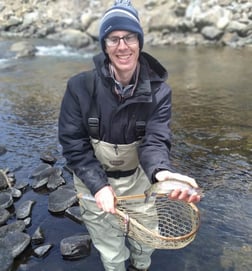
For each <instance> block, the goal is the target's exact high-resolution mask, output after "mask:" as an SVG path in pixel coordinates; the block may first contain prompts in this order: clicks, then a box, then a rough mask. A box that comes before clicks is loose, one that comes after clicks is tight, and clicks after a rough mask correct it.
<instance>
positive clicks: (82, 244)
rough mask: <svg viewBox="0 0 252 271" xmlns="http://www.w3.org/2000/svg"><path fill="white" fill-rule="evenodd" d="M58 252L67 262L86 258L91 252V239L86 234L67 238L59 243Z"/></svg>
mask: <svg viewBox="0 0 252 271" xmlns="http://www.w3.org/2000/svg"><path fill="white" fill-rule="evenodd" d="M60 251H61V254H62V256H63V258H65V259H68V260H74V259H80V258H84V257H87V256H89V255H90V252H91V238H90V236H89V235H88V234H79V235H75V236H70V237H67V238H65V239H63V240H61V242H60Z"/></svg>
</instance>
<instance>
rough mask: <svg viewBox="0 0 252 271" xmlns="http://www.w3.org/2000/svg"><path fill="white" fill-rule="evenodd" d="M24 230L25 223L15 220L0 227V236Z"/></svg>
mask: <svg viewBox="0 0 252 271" xmlns="http://www.w3.org/2000/svg"><path fill="white" fill-rule="evenodd" d="M24 230H25V223H24V221H23V220H18V221H15V222H13V223H11V224H8V225H5V226H2V227H0V238H2V237H3V236H5V235H7V234H8V233H10V232H16V231H18V232H22V231H24Z"/></svg>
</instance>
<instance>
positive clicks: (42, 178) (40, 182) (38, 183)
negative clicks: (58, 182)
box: [32, 167, 62, 190]
mask: <svg viewBox="0 0 252 271" xmlns="http://www.w3.org/2000/svg"><path fill="white" fill-rule="evenodd" d="M61 174H62V169H61V168H58V167H49V168H46V169H45V170H43V171H42V172H41V173H40V174H39V175H38V176H36V179H35V180H34V181H33V182H32V188H33V189H34V190H40V189H42V188H44V187H46V185H47V183H48V180H49V177H50V176H54V177H56V176H60V175H61ZM52 178H53V177H52Z"/></svg>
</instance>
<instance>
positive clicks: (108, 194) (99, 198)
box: [95, 186, 116, 214]
mask: <svg viewBox="0 0 252 271" xmlns="http://www.w3.org/2000/svg"><path fill="white" fill-rule="evenodd" d="M95 199H96V204H97V206H98V208H100V209H102V210H103V211H104V212H108V213H112V214H114V213H115V212H116V210H115V194H114V191H113V189H112V187H111V186H105V187H103V188H102V189H101V190H99V191H98V192H97V193H96V194H95Z"/></svg>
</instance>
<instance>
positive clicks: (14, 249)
mask: <svg viewBox="0 0 252 271" xmlns="http://www.w3.org/2000/svg"><path fill="white" fill-rule="evenodd" d="M30 241H31V237H30V236H29V234H27V233H24V232H18V231H15V232H9V233H8V234H7V235H6V236H4V237H2V238H1V239H0V247H1V246H2V245H4V246H5V247H6V248H7V249H9V250H10V251H11V254H12V256H13V257H14V258H15V257H17V256H18V255H20V254H21V253H22V252H23V251H24V250H25V249H26V248H27V246H28V245H29V244H30Z"/></svg>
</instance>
